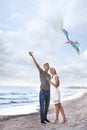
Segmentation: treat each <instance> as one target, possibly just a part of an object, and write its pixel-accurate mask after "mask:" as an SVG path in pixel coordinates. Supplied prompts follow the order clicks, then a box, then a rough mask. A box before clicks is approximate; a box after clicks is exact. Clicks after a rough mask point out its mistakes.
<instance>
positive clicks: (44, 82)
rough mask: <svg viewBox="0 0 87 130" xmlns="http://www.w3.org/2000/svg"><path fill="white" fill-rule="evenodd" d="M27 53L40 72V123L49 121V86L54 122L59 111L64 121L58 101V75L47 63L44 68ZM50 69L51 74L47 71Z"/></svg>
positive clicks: (30, 53)
mask: <svg viewBox="0 0 87 130" xmlns="http://www.w3.org/2000/svg"><path fill="white" fill-rule="evenodd" d="M29 55H30V56H31V57H32V59H33V61H34V64H35V65H36V67H37V69H38V71H39V74H40V82H41V85H40V93H39V103H40V119H41V123H42V124H46V122H50V121H49V120H48V119H47V113H48V108H49V103H50V86H51V90H52V96H53V100H54V105H55V109H56V116H55V123H57V121H58V115H59V111H60V112H61V114H62V116H63V122H65V121H66V117H65V114H64V109H63V107H62V105H61V103H60V92H59V89H58V87H59V77H58V76H57V73H56V70H55V68H53V67H51V68H50V67H49V64H48V63H45V64H44V70H43V69H42V68H41V67H40V65H39V64H38V62H37V61H36V59H35V57H34V55H33V53H32V52H29ZM49 69H50V73H51V75H52V78H51V75H50V74H49V73H48V70H49Z"/></svg>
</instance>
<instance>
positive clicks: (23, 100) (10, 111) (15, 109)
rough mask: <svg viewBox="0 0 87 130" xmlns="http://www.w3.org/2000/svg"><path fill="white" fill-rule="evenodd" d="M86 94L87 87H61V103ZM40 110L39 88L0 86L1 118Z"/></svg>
mask: <svg viewBox="0 0 87 130" xmlns="http://www.w3.org/2000/svg"><path fill="white" fill-rule="evenodd" d="M84 92H87V87H83V86H68V87H60V93H61V101H65V100H70V99H73V98H77V97H79V96H81V95H82V94H84ZM38 110H39V87H38V86H0V116H3V115H23V114H30V113H34V112H38Z"/></svg>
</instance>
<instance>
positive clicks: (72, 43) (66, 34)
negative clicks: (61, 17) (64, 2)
mask: <svg viewBox="0 0 87 130" xmlns="http://www.w3.org/2000/svg"><path fill="white" fill-rule="evenodd" d="M60 29H61V31H62V32H63V33H64V35H65V36H66V38H67V40H68V41H67V42H66V43H69V44H71V45H72V47H73V48H74V49H75V51H76V52H77V54H78V55H79V54H80V51H79V43H78V42H77V41H75V42H73V41H72V40H70V38H69V35H68V31H66V30H65V29H64V28H62V22H61V26H60Z"/></svg>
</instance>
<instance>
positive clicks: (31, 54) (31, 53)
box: [29, 52, 42, 72]
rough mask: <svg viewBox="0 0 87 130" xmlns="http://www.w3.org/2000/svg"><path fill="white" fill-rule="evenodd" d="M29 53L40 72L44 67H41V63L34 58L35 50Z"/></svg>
mask: <svg viewBox="0 0 87 130" xmlns="http://www.w3.org/2000/svg"><path fill="white" fill-rule="evenodd" d="M29 55H30V56H31V57H32V59H33V61H34V63H35V65H36V67H37V69H38V70H39V72H40V71H41V69H42V68H41V67H40V65H39V64H38V63H37V61H36V59H35V58H34V55H33V52H29Z"/></svg>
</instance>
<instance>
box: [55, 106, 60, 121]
mask: <svg viewBox="0 0 87 130" xmlns="http://www.w3.org/2000/svg"><path fill="white" fill-rule="evenodd" d="M55 109H56V116H55V123H57V121H58V116H59V106H58V104H55Z"/></svg>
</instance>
